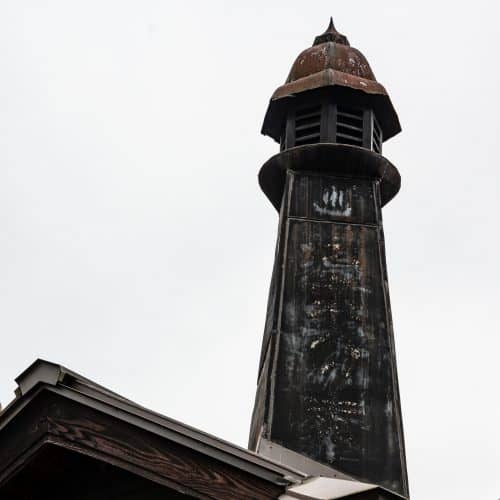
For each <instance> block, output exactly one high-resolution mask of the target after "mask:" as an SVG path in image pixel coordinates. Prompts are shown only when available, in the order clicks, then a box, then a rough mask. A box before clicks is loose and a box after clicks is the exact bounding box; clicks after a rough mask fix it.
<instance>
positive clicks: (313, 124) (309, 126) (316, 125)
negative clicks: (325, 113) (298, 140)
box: [295, 121, 321, 132]
mask: <svg viewBox="0 0 500 500" xmlns="http://www.w3.org/2000/svg"><path fill="white" fill-rule="evenodd" d="M320 123H321V122H319V121H317V122H313V123H306V124H304V125H298V126H297V127H295V131H296V132H300V131H301V130H306V129H308V128H314V127H319V126H320Z"/></svg>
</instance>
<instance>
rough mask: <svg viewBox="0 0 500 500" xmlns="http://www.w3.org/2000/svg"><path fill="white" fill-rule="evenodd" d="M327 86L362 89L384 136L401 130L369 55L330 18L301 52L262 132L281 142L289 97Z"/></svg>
mask: <svg viewBox="0 0 500 500" xmlns="http://www.w3.org/2000/svg"><path fill="white" fill-rule="evenodd" d="M324 87H331V88H332V89H334V90H335V89H338V88H339V87H341V88H343V89H344V90H343V91H342V92H344V94H345V92H346V89H347V92H349V91H351V93H352V94H353V95H354V94H355V93H358V98H359V102H360V104H363V105H369V106H371V107H372V108H373V109H374V111H375V113H376V116H377V119H378V120H379V122H380V125H381V128H382V130H383V135H384V140H387V139H389V138H390V137H392V136H394V135H396V134H397V133H398V132H400V131H401V126H400V124H399V120H398V117H397V114H396V111H395V110H394V107H393V106H392V103H391V100H390V99H389V96H388V94H387V91H386V90H385V88H384V87H383V86H382V85H381V84H380V83H378V82H377V80H376V79H375V75H374V74H373V71H372V70H371V68H370V65H369V64H368V61H367V60H366V58H365V56H364V55H363V54H362V53H361V52H360V51H359V50H357V49H355V48H354V47H351V46H350V45H349V42H348V40H347V38H346V37H345V36H344V35H342V34H340V33H339V32H338V31H337V30H336V29H335V26H334V24H333V21H332V20H331V19H330V25H329V26H328V28H327V30H326V31H325V32H324V33H323V34H322V35H319V36H317V37H316V39H315V40H314V44H313V46H312V47H309V48H308V49H306V50H304V51H303V52H301V53H300V54H299V56H298V57H297V59H296V60H295V62H294V63H293V66H292V69H291V70H290V74H289V75H288V78H287V80H286V83H285V84H284V85H282V86H281V87H278V88H277V89H276V91H275V92H274V94H273V96H272V97H271V102H270V104H269V108H268V110H267V114H266V117H265V119H264V125H263V127H262V133H263V134H265V135H270V136H271V137H273V138H274V139H275V140H277V141H278V142H279V137H280V133H281V128H282V123H283V122H282V120H283V118H284V114H286V107H287V104H286V101H287V98H289V97H293V96H295V95H297V94H300V93H302V92H306V91H310V90H315V89H319V88H324Z"/></svg>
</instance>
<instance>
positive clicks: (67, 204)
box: [0, 0, 500, 500]
mask: <svg viewBox="0 0 500 500" xmlns="http://www.w3.org/2000/svg"><path fill="white" fill-rule="evenodd" d="M499 14H500V12H499V9H498V2H495V1H493V0H491V1H490V2H488V1H486V0H476V1H475V2H469V1H468V2H461V1H441V2H437V1H432V2H431V1H422V0H420V1H418V2H417V1H411V2H410V1H404V2H402V1H401V0H386V1H383V0H382V1H378V2H367V1H358V2H352V1H347V0H346V1H344V2H333V1H328V2H326V1H314V2H303V1H297V0H287V1H273V2H270V1H266V2H264V1H261V0H254V1H252V2H245V3H243V2H237V1H234V0H232V1H229V0H228V1H222V0H211V1H209V2H204V1H199V2H188V1H183V2H172V1H167V0H163V1H147V0H140V1H139V0H135V1H124V0H120V1H118V0H117V1H105V0H100V1H89V0H87V1H70V0H61V1H31V2H28V1H22V0H11V1H9V0H0V332H1V333H0V334H1V338H2V344H1V350H0V352H1V362H0V400H1V401H2V403H3V405H5V404H6V403H8V402H9V400H10V399H12V397H13V393H12V391H13V389H14V387H15V384H14V382H13V379H14V377H15V376H17V375H18V374H19V373H20V372H21V371H22V370H23V369H24V368H26V367H27V366H28V365H29V364H30V363H31V362H32V361H33V360H35V359H36V358H38V357H41V358H45V359H48V360H51V361H54V362H57V363H61V364H63V365H65V366H67V367H68V368H71V369H73V370H75V371H77V372H79V373H81V374H83V375H85V376H87V377H89V378H91V379H93V380H95V381H97V382H99V383H102V384H104V385H106V386H108V387H110V388H111V389H114V390H116V391H117V392H119V393H121V394H123V395H124V396H126V397H129V398H131V399H133V400H136V401H137V402H139V403H141V404H143V405H145V406H147V407H149V408H151V409H153V410H156V411H159V412H161V413H164V414H166V415H168V416H170V417H173V418H176V419H178V420H181V421H183V422H185V423H188V424H190V425H193V426H195V427H197V428H200V429H202V430H205V431H208V432H210V433H213V434H215V435H217V436H219V437H222V438H225V439H227V440H229V441H232V442H234V443H237V444H239V445H242V446H246V444H247V436H248V429H249V423H250V417H251V411H252V406H253V399H254V391H255V384H256V376H257V364H258V358H259V351H260V344H261V339H262V333H263V325H264V319H265V311H266V303H267V293H268V287H269V281H270V277H271V269H272V264H273V257H274V245H275V238H276V230H277V222H278V218H277V214H276V212H275V210H274V209H273V208H272V206H271V204H270V203H269V202H268V201H267V199H266V198H265V197H264V195H263V194H262V193H261V192H260V191H259V188H258V185H257V172H258V170H259V168H260V166H261V165H262V163H263V162H264V161H265V160H266V159H267V158H268V157H269V156H271V155H273V154H274V153H276V152H277V151H278V146H277V145H276V144H274V143H273V141H272V140H271V139H269V138H266V137H263V136H261V135H260V127H261V124H262V119H263V117H264V113H265V110H266V106H267V102H268V99H269V97H270V96H271V94H272V92H273V90H274V89H275V88H276V87H277V86H279V85H281V84H282V83H283V82H284V80H285V78H286V76H287V74H288V71H289V69H290V66H291V65H292V63H293V61H294V59H295V57H296V56H297V55H298V54H299V52H300V51H301V50H303V49H305V48H306V47H308V46H310V45H311V43H312V41H313V39H314V37H315V36H316V35H318V34H319V33H321V32H322V31H324V30H325V28H326V25H327V23H328V18H329V16H330V15H332V16H333V17H334V20H335V22H336V26H337V28H338V29H339V31H341V32H343V33H345V34H346V35H347V36H348V37H349V40H350V42H351V44H352V45H353V46H355V47H356V48H358V49H360V50H361V51H362V52H363V53H364V54H365V56H366V57H367V58H368V60H369V62H370V64H371V66H372V69H373V70H374V72H375V75H376V76H377V79H378V80H379V81H380V82H381V83H382V84H383V85H385V86H386V88H387V89H388V91H389V93H390V95H391V97H392V100H393V103H394V105H395V107H396V109H397V110H398V112H399V116H400V120H401V123H402V126H403V132H402V133H401V134H400V135H399V136H397V137H395V138H394V139H392V140H391V141H389V142H388V143H387V144H386V145H385V148H384V154H385V155H386V156H387V157H388V158H389V159H390V160H391V161H393V163H395V165H396V166H398V168H399V170H400V172H401V175H402V189H401V192H400V194H399V195H398V196H397V197H396V198H395V199H394V200H393V201H392V202H391V203H390V204H389V205H388V206H387V207H386V208H385V209H384V224H385V233H386V245H387V258H388V270H389V278H390V289H391V302H392V308H393V317H394V327H395V335H396V348H397V357H398V368H399V380H400V390H401V396H402V409H403V417H404V426H405V437H406V445H407V459H408V472H409V479H410V489H411V492H412V499H413V500H434V499H436V500H442V499H450V500H451V499H453V500H462V499H463V500H482V499H485V500H487V499H491V500H496V499H498V498H500V470H499V469H500V431H499V429H498V426H499V421H500V403H499V387H498V386H499V382H500V368H499V366H500V364H499V348H500V328H499V308H500V304H499V302H500V301H499V291H498V283H499V280H500V272H499V266H498V260H499V259H498V248H499V243H500V237H499V227H498V215H499V209H500V201H499V194H500V173H499V170H500V162H499V161H498V155H499V151H498V137H499V136H500V127H499V123H500V121H499V119H498V116H499V104H498V95H499V88H500V70H499V64H498V52H499V43H498V36H499V35H498V17H499Z"/></svg>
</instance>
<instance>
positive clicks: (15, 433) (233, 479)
mask: <svg viewBox="0 0 500 500" xmlns="http://www.w3.org/2000/svg"><path fill="white" fill-rule="evenodd" d="M0 439H1V442H2V446H1V448H0V498H4V496H3V495H7V494H9V495H11V496H10V497H7V498H12V499H16V500H17V498H33V499H38V498H39V499H42V498H46V497H45V496H43V494H42V493H40V492H36V491H35V492H34V493H33V495H34V496H31V497H23V496H18V497H16V496H12V495H15V491H16V488H17V487H16V486H15V485H16V484H22V483H24V481H23V480H22V477H32V476H30V474H34V475H35V476H36V473H37V472H36V471H39V470H42V471H43V470H44V469H43V465H40V457H43V456H47V455H46V453H55V452H48V451H46V448H47V447H50V448H51V449H53V448H54V447H58V448H61V449H64V450H66V451H67V452H68V453H69V452H71V453H72V454H73V456H72V458H71V460H73V461H79V460H81V462H82V467H83V466H84V465H85V464H87V465H88V464H90V463H91V462H89V461H94V462H97V463H100V464H107V465H106V466H109V467H111V469H109V470H113V471H115V470H118V471H121V472H120V473H118V472H117V473H116V474H115V475H114V476H113V477H115V479H116V484H118V483H119V482H120V481H121V480H122V479H120V478H122V476H123V477H125V475H126V474H128V475H130V476H131V477H132V476H133V477H134V478H135V477H141V481H145V482H146V483H148V484H150V490H151V495H150V496H148V495H149V493H148V495H143V494H141V495H139V496H133V495H134V494H133V491H135V490H134V489H133V488H132V487H134V488H135V486H134V485H135V484H138V483H141V481H139V479H130V480H129V481H128V482H129V483H130V485H131V489H130V493H127V494H128V495H129V496H126V497H124V498H137V499H139V498H140V499H149V498H152V499H153V498H156V497H155V496H154V495H156V492H157V491H161V490H162V489H164V490H165V491H175V492H177V493H176V494H177V495H181V496H182V498H201V499H206V498H213V499H221V500H224V499H228V500H229V499H235V498H245V499H246V498H248V499H255V500H264V499H266V500H267V499H272V498H277V497H278V496H279V495H280V494H282V493H283V492H284V489H285V488H284V486H278V485H276V484H272V483H269V482H267V481H264V480H262V479H260V478H258V477H255V476H254V475H252V474H250V473H248V472H245V471H242V470H239V469H237V468H235V467H232V466H230V465H228V464H225V463H222V462H219V461H218V460H216V459H214V458H211V457H209V456H206V455H203V454H202V453H200V452H197V451H195V450H192V449H189V448H186V447H183V446H181V445H179V444H177V443H174V442H172V441H169V440H167V439H164V438H163V437H161V436H158V435H156V434H153V433H151V432H147V431H145V430H143V429H140V428H137V427H134V426H133V425H131V424H130V423H127V422H123V421H121V420H120V419H118V418H115V417H112V416H110V415H106V414H104V413H102V412H100V411H97V410H95V409H93V408H89V407H87V406H85V405H83V404H80V403H78V402H75V401H72V400H70V399H68V398H65V397H63V396H60V395H58V394H55V393H51V392H48V391H42V392H41V393H40V394H38V396H36V397H35V398H34V400H32V401H31V402H30V403H29V404H28V405H27V406H26V407H25V408H24V409H23V412H22V414H20V415H17V417H16V419H14V420H13V421H12V422H11V423H10V424H9V425H7V426H6V427H5V428H4V429H3V430H2V432H1V433H0ZM55 455H57V453H55ZM57 456H59V455H57ZM37 457H38V458H37ZM94 462H92V463H94ZM29 463H31V464H32V465H31V466H30V468H28V469H26V466H27V464H29ZM40 467H42V469H40ZM88 467H89V468H90V469H91V470H92V471H95V470H97V469H96V468H95V467H94V468H91V467H90V465H89V466H88ZM49 469H51V470H53V471H56V470H57V467H56V464H53V466H50V467H49ZM90 469H89V470H90ZM96 474H97V473H96ZM35 476H33V477H35ZM92 477H93V476H90V478H92ZM96 477H97V476H96ZM127 477H128V476H127ZM90 478H89V480H90ZM124 481H125V480H124ZM125 483H127V481H125ZM125 483H124V484H125ZM98 484H99V483H98ZM141 484H142V483H141ZM20 494H22V492H21V493H20ZM40 495H41V496H40ZM130 495H132V496H130ZM181 496H179V498H181ZM65 498H82V499H83V498H87V497H84V496H82V497H73V496H67V497H65ZM88 498H91V497H88ZM92 498H94V497H93V496H92ZM95 498H100V497H95ZM103 498H108V497H103ZM110 498H114V497H110ZM163 498H170V497H165V496H164V497H163ZM172 498H177V497H172Z"/></svg>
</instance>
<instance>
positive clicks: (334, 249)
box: [250, 23, 409, 497]
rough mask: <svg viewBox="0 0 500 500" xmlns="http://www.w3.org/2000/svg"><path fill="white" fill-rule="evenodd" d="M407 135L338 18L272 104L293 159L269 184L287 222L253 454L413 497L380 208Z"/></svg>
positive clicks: (274, 165) (272, 129)
mask: <svg viewBox="0 0 500 500" xmlns="http://www.w3.org/2000/svg"><path fill="white" fill-rule="evenodd" d="M339 110H340V113H344V115H345V114H347V115H350V116H347V117H344V118H342V119H343V121H341V122H340V124H339V118H340V115H339ZM300 113H302V115H301V114H300ZM357 117H358V118H359V119H358V120H357V121H356V119H357ZM345 118H347V119H345ZM341 127H343V128H341ZM376 128H378V130H376ZM339 130H341V131H342V132H345V133H344V135H347V136H348V137H347V138H346V137H343V135H342V132H341V133H340V135H339ZM374 130H375V132H374ZM399 130H400V126H399V121H398V118H397V115H396V112H395V111H394V108H393V107H392V104H391V102H390V99H389V97H388V95H387V93H386V91H385V89H384V88H383V87H382V86H381V85H380V84H379V83H378V82H376V80H375V77H374V76H373V73H372V71H371V69H370V67H369V65H368V63H367V61H366V59H365V58H364V56H363V55H362V54H361V53H360V52H359V51H357V50H356V49H353V48H352V47H350V46H349V45H348V42H347V39H346V38H345V37H344V36H343V35H340V34H339V33H338V32H337V31H336V30H335V28H334V26H333V23H331V24H330V26H329V28H328V29H327V31H326V32H325V33H324V34H323V35H320V36H319V37H317V38H316V40H315V44H314V45H313V46H312V47H311V48H310V49H307V50H306V51H304V52H303V53H302V54H300V55H299V57H298V58H297V60H296V62H295V64H294V66H293V67H292V70H291V72H290V75H289V77H288V80H287V82H286V84H285V85H283V86H282V87H280V88H279V89H278V90H277V91H276V92H275V94H274V95H273V98H272V99H271V102H270V105H269V109H268V112H267V114H266V118H265V121H264V126H263V133H265V134H267V135H271V136H272V137H273V138H274V139H275V140H277V141H279V142H280V143H281V149H282V151H281V153H279V154H278V155H276V156H274V157H272V158H271V159H270V160H269V161H268V162H267V163H266V164H265V165H264V166H263V167H262V170H261V172H260V174H259V180H260V184H261V187H262V188H263V190H264V192H265V193H266V195H267V196H268V198H269V199H270V200H271V202H272V203H273V204H274V206H275V207H276V208H277V209H278V210H279V212H280V219H279V233H278V241H277V247H276V255H275V265H274V271H273V276H272V282H271V289H270V296H269V303H268V311H267V318H266V325H265V333H264V339H263V344H262V356H261V362H260V366H259V378H258V388H257V395H256V401H255V408H254V413H253V417H252V426H251V431H250V448H251V449H253V450H256V451H257V452H259V453H261V454H264V455H267V456H270V457H271V458H273V459H275V460H279V461H283V462H285V463H288V464H289V465H296V466H297V467H301V468H302V469H309V470H307V472H311V473H316V474H318V475H319V474H321V475H331V476H339V477H341V476H342V475H347V476H350V477H354V478H356V479H359V480H361V481H366V482H370V483H374V484H378V485H380V486H383V487H386V488H388V489H390V490H392V491H394V492H397V493H399V494H401V495H403V496H404V497H408V496H409V493H408V481H407V473H406V459H405V451H404V441H403V426H402V419H401V409H400V402H399V392H398V380H397V373H396V357H395V349H394V340H393V331H392V321H391V310H390V302H389V290H388V285H387V271H386V262H385V249H384V234H383V228H382V211H381V208H382V206H383V205H384V204H385V203H387V202H388V201H389V200H390V199H392V197H394V196H395V195H396V193H397V191H398V190H399V185H400V177H399V173H398V171H397V169H396V168H395V167H394V166H393V165H392V164H391V163H390V162H389V161H388V160H387V159H385V158H384V157H383V156H381V155H380V154H379V153H380V152H381V143H382V139H383V138H384V139H387V138H389V137H391V136H393V135H395V134H396V133H397V132H399ZM346 131H348V133H347V132H346ZM374 134H376V137H375V139H374ZM297 137H299V138H300V137H302V138H304V137H306V138H307V139H306V140H305V141H303V142H302V143H300V145H297ZM355 140H358V141H359V143H356V142H354V141H355ZM376 141H379V145H378V146H374V144H375V142H376Z"/></svg>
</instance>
